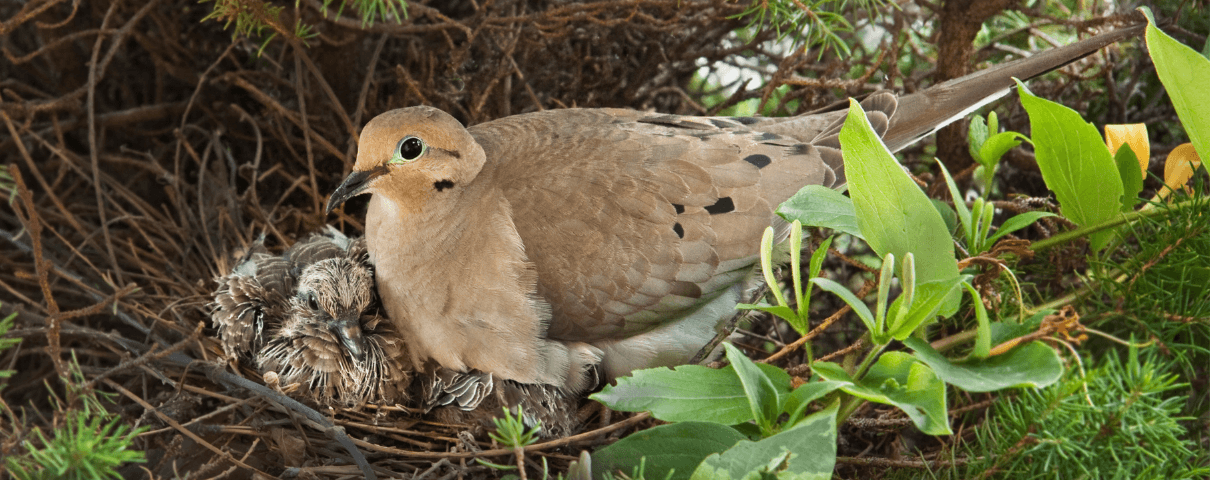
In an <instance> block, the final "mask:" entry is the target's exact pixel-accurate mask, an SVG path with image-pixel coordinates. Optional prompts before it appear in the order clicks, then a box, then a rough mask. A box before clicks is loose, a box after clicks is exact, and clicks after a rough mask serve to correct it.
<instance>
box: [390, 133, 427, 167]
mask: <svg viewBox="0 0 1210 480" xmlns="http://www.w3.org/2000/svg"><path fill="white" fill-rule="evenodd" d="M426 150H428V146H427V145H425V144H424V141H423V140H421V139H419V138H416V137H413V136H407V137H403V140H400V141H399V144H398V145H396V146H395V158H393V159H391V162H392V163H406V162H411V161H413V160H416V159H417V158H420V156H421V155H424V152H425V151H426Z"/></svg>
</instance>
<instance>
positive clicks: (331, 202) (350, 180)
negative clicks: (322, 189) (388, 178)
mask: <svg viewBox="0 0 1210 480" xmlns="http://www.w3.org/2000/svg"><path fill="white" fill-rule="evenodd" d="M387 171H388V170H387V166H386V165H381V166H379V167H377V168H374V169H371V170H365V171H360V172H359V171H354V172H353V173H350V174H349V176H348V177H345V181H343V182H341V183H340V186H339V187H336V191H334V192H332V197H331V198H329V199H328V207H327V208H326V209H324V215H327V214H329V213H332V209H334V208H336V207H337V206H338V205H340V204H342V203H345V201H347V200H348V199H350V198H353V197H356V196H358V195H361V194H363V193H365V192H366V189H367V188H369V186H370V180H373V179H374V178H376V177H378V176H381V175H383V174H385V173H387Z"/></svg>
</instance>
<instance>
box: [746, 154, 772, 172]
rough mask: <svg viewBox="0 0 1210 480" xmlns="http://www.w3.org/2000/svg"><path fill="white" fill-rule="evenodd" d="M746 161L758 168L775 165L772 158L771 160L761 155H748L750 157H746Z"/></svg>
mask: <svg viewBox="0 0 1210 480" xmlns="http://www.w3.org/2000/svg"><path fill="white" fill-rule="evenodd" d="M744 161H745V162H748V163H751V164H753V165H756V168H765V167H766V166H768V165H769V164H770V163H773V159H772V158H769V156H768V155H765V154H761V153H758V154H755V155H748V156H746V157H744Z"/></svg>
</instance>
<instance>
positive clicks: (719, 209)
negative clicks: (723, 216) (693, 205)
mask: <svg viewBox="0 0 1210 480" xmlns="http://www.w3.org/2000/svg"><path fill="white" fill-rule="evenodd" d="M706 211H707V212H710V214H711V215H717V214H720V213H727V212H733V211H735V202H733V201H731V197H723V198H720V199H718V201H717V202H714V205H711V206H709V207H706Z"/></svg>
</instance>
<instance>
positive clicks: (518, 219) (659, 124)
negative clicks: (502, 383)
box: [327, 27, 1141, 392]
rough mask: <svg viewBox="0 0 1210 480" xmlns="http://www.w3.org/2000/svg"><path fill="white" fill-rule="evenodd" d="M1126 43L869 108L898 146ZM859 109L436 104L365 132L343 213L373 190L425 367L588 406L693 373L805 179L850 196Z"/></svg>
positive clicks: (401, 324) (375, 220)
mask: <svg viewBox="0 0 1210 480" xmlns="http://www.w3.org/2000/svg"><path fill="white" fill-rule="evenodd" d="M1140 30H1141V27H1132V28H1127V29H1119V30H1116V31H1113V32H1108V33H1105V34H1101V35H1098V36H1095V37H1092V38H1089V39H1086V40H1083V41H1080V42H1077V43H1075V44H1072V45H1068V46H1065V47H1060V48H1057V49H1053V50H1050V51H1047V52H1043V53H1040V54H1037V55H1034V56H1032V57H1029V58H1025V59H1021V60H1016V61H1013V62H1008V63H1004V64H1001V65H998V66H996V67H993V68H991V69H989V70H985V71H981V72H977V73H974V74H971V75H968V76H966V77H962V78H959V79H955V80H952V81H949V82H945V83H942V84H939V85H936V86H934V87H931V88H929V89H927V90H924V91H922V92H919V93H916V94H912V95H907V96H903V97H896V96H895V95H893V94H890V93H885V92H883V93H877V94H874V95H871V96H870V97H868V98H867V99H866V100H865V101H863V102H862V107H863V108H864V109H865V110H866V111H867V115H868V117H869V119H870V122H871V124H872V125H873V127H874V129H875V130H876V131H877V132H878V133H879V134H880V135H881V136H882V138H883V141H884V142H885V143H886V144H887V146H888V147H889V148H890V149H891V151H897V150H899V149H901V148H903V147H904V146H906V145H908V144H910V143H912V142H914V141H916V140H918V139H919V138H921V137H923V136H925V135H927V134H929V133H931V132H933V131H935V130H936V129H938V128H940V127H941V126H944V125H945V124H947V123H949V122H951V121H953V120H956V119H958V118H961V117H963V116H965V115H967V114H968V113H970V112H971V111H973V110H974V109H976V108H978V107H979V106H981V105H983V104H986V103H987V102H990V101H991V100H994V99H995V98H998V97H1000V96H1002V95H1004V94H1005V93H1007V91H1008V89H1009V87H1011V86H1012V81H1011V78H1013V77H1018V78H1030V77H1033V76H1036V75H1039V74H1041V73H1044V72H1047V71H1050V70H1052V69H1054V68H1057V67H1059V66H1062V65H1064V64H1066V63H1068V62H1070V61H1072V60H1074V59H1077V58H1079V57H1081V56H1084V55H1087V54H1089V53H1091V52H1093V51H1095V50H1096V49H1099V48H1101V47H1102V46H1105V45H1108V44H1110V43H1113V42H1116V41H1118V40H1120V39H1122V38H1126V37H1129V36H1134V35H1137V34H1138V32H1139V31H1140ZM845 114H846V112H845V111H832V112H825V113H816V114H805V115H800V116H797V117H789V118H732V117H689V116H677V115H660V114H649V113H643V112H637V111H633V110H624V109H609V108H602V109H564V110H548V111H541V112H534V113H526V114H520V115H513V116H509V117H505V118H501V119H498V120H493V121H490V122H486V123H482V124H478V125H474V126H471V127H469V128H464V127H463V126H462V125H461V124H460V123H459V122H458V121H457V120H455V119H454V118H453V117H451V116H450V115H448V114H446V113H445V112H442V111H440V110H438V109H435V108H431V107H425V106H419V107H411V108H403V109H398V110H392V111H389V112H386V113H383V114H381V115H379V116H377V117H375V118H374V119H372V120H371V121H370V122H369V123H368V124H367V125H366V126H365V128H364V129H363V131H362V133H361V137H360V141H359V145H358V153H357V160H356V163H355V165H354V166H353V171H352V173H351V174H350V175H349V176H348V177H347V178H346V179H345V180H344V182H343V183H341V185H340V186H339V187H338V188H337V189H336V191H335V192H334V193H333V194H332V197H331V199H330V200H329V202H328V206H327V208H328V211H331V209H332V208H334V207H335V206H337V205H340V204H341V203H343V202H344V201H345V200H347V199H349V198H350V197H353V196H356V195H359V194H363V193H371V194H373V196H372V198H371V199H370V202H369V209H368V211H367V213H366V223H365V225H366V230H365V232H366V242H367V247H368V249H369V253H370V258H371V261H372V263H373V264H374V266H375V268H376V270H377V285H378V292H379V294H380V295H381V298H382V301H383V305H384V308H385V309H386V311H387V312H388V314H389V317H390V318H391V320H392V322H394V324H395V325H396V328H397V329H398V331H399V333H400V334H401V335H402V336H403V338H404V339H405V342H406V343H407V344H408V351H409V352H410V354H411V356H412V360H413V362H416V363H417V364H423V363H424V362H435V363H436V364H437V365H440V366H442V367H445V368H449V369H451V370H453V371H456V372H465V371H470V370H479V371H482V372H487V373H491V374H493V375H495V376H497V377H498V378H501V379H507V380H514V381H517V382H520V383H523V384H546V385H554V386H557V387H558V388H561V389H563V390H564V391H567V392H580V391H583V390H585V389H587V388H589V387H592V386H594V385H593V379H594V377H593V375H592V367H593V365H596V364H598V363H599V364H600V365H601V367H602V368H603V370H604V373H605V376H606V377H607V378H614V377H617V376H621V375H625V374H627V373H629V372H630V371H632V370H634V369H637V368H643V367H652V366H659V365H675V364H679V363H683V362H685V361H687V360H688V359H689V358H690V357H691V356H693V355H694V354H695V353H696V352H697V351H698V350H699V349H700V348H702V346H703V345H705V344H706V343H707V341H708V340H709V339H710V338H712V337H713V336H714V335H715V331H716V328H717V327H718V326H719V325H720V323H721V322H722V321H723V320H725V319H727V318H729V317H730V316H731V315H732V314H733V310H734V307H735V305H736V303H737V301H738V299H739V298H740V295H741V292H742V291H743V290H744V289H745V288H746V287H747V286H748V285H749V284H750V283H751V282H749V281H748V280H749V278H750V277H752V275H750V274H751V273H752V271H753V266H754V265H755V264H756V263H757V262H758V250H759V245H760V239H761V235H762V232H763V231H764V229H765V228H766V227H768V226H770V225H775V226H777V227H778V228H779V229H780V232H781V233H783V234H784V232H785V231H786V229H785V228H784V227H785V223H784V222H782V221H780V220H779V219H778V217H777V216H776V215H775V214H774V209H775V208H776V207H777V205H778V204H779V203H781V202H782V201H784V200H786V199H787V198H789V197H790V196H791V195H793V194H794V193H795V192H797V191H798V190H799V188H801V187H803V186H805V185H824V186H827V187H832V188H838V189H839V188H843V187H844V186H845V177H844V165H843V161H842V159H841V155H840V150H839V147H840V145H839V141H838V138H837V134H838V132H839V129H840V127H841V124H842V122H843V120H844V117H845Z"/></svg>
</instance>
